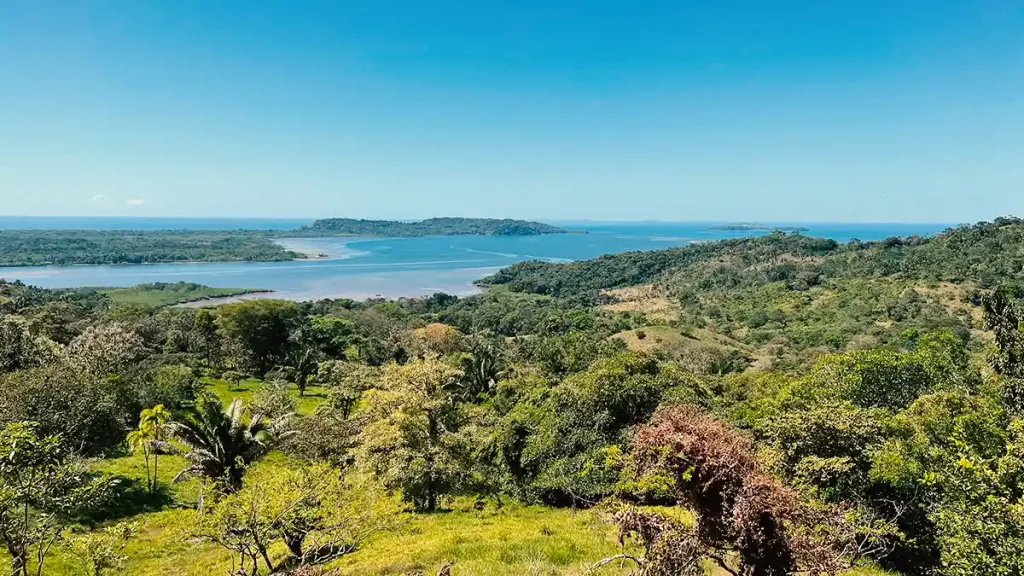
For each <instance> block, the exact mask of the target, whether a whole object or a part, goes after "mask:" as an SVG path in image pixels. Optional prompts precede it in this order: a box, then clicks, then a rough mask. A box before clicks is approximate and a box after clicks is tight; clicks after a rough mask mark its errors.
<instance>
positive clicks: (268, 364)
mask: <svg viewBox="0 0 1024 576" xmlns="http://www.w3.org/2000/svg"><path fill="white" fill-rule="evenodd" d="M298 319H299V308H298V306H296V305H295V303H294V302H289V301H287V300H246V301H243V302H236V303H234V304H227V305H224V306H221V307H220V308H218V309H217V327H218V329H219V331H220V333H221V335H222V337H223V339H224V342H225V349H226V350H228V351H229V352H228V354H227V355H228V358H229V360H230V361H231V362H233V364H234V366H235V367H236V368H240V369H242V370H244V371H246V372H248V373H251V374H256V375H263V374H266V373H267V372H268V371H269V370H271V369H272V368H274V367H275V366H277V365H279V364H283V363H285V361H286V359H287V358H288V353H289V350H290V342H291V333H292V330H293V329H294V328H295V325H296V322H297V321H298Z"/></svg>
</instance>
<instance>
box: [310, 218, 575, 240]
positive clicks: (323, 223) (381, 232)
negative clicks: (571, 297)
mask: <svg viewBox="0 0 1024 576" xmlns="http://www.w3.org/2000/svg"><path fill="white" fill-rule="evenodd" d="M569 232H570V231H569V230H566V229H564V228H559V227H558V226H552V225H550V224H542V223H540V222H530V221H528V220H509V219H496V218H428V219H427V220H421V221H419V222H398V221H393V220H356V219H352V218H328V219H324V220H317V221H315V222H313V224H311V225H309V226H303V227H302V228H300V229H299V233H300V234H303V235H331V236H334V235H343V236H385V237H391V238H406V237H414V236H537V235H540V234H567V233H569Z"/></svg>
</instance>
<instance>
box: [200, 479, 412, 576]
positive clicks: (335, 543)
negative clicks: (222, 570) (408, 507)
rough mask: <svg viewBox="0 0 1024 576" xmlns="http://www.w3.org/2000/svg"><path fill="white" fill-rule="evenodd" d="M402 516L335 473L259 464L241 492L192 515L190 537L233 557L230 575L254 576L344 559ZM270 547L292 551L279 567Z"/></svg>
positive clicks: (392, 502) (372, 488) (364, 484)
mask: <svg viewBox="0 0 1024 576" xmlns="http://www.w3.org/2000/svg"><path fill="white" fill-rule="evenodd" d="M400 513H401V506H400V504H399V502H398V501H397V499H396V498H394V497H393V496H392V495H391V494H389V493H388V492H387V491H385V490H383V489H382V488H381V487H380V486H379V484H375V483H373V482H370V481H368V480H366V479H354V478H344V477H342V476H341V473H340V471H339V470H337V469H336V468H332V467H330V466H327V465H324V464H313V465H308V466H303V467H301V468H297V469H293V468H286V467H282V466H260V467H257V468H256V469H254V470H253V471H252V472H251V473H250V475H249V477H248V479H247V481H246V485H245V487H244V488H242V489H241V490H239V491H238V492H235V493H234V494H231V495H228V496H226V497H224V498H222V499H221V500H219V501H218V502H217V503H216V504H214V505H213V506H212V507H211V508H210V509H209V510H208V511H206V512H197V513H196V515H195V516H194V518H193V521H192V528H191V532H192V534H193V535H194V536H195V537H197V538H199V539H202V540H205V541H207V542H211V543H214V544H217V545H219V546H221V547H223V548H226V549H228V550H230V551H231V552H233V553H234V554H235V555H237V559H238V560H237V564H234V566H235V569H234V570H233V573H234V574H245V575H247V576H253V575H255V574H259V573H260V571H261V568H260V564H261V563H262V564H263V566H264V567H265V568H266V570H267V572H274V571H275V570H278V569H282V568H285V567H288V568H295V567H301V566H309V565H315V564H320V563H323V562H326V561H328V560H331V559H333V558H337V557H339V556H342V555H344V554H348V553H350V552H352V551H353V550H355V549H356V547H357V546H359V544H361V543H362V542H363V541H365V540H366V538H368V537H369V536H370V535H372V534H375V533H377V532H380V531H382V530H388V529H391V528H394V527H395V526H397V524H398V522H399V520H400ZM275 542H283V543H284V544H285V545H286V547H287V549H288V551H289V557H288V559H287V560H286V561H285V562H283V563H281V564H280V565H278V563H275V562H274V561H273V560H272V557H271V553H270V547H271V545H272V544H274V543H275Z"/></svg>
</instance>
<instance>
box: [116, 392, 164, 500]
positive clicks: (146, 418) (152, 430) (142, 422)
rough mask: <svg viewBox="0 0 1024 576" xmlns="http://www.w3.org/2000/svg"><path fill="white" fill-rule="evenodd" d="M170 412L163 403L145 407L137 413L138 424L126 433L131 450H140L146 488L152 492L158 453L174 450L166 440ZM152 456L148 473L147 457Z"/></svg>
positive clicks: (155, 481)
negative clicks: (151, 467) (144, 466)
mask: <svg viewBox="0 0 1024 576" xmlns="http://www.w3.org/2000/svg"><path fill="white" fill-rule="evenodd" d="M170 420H171V413H170V412H168V411H167V409H166V408H164V405H163V404H157V405H156V406H154V407H152V408H146V409H145V410H143V411H142V413H141V414H140V415H139V425H138V427H136V428H135V430H132V431H131V432H130V433H129V434H128V444H129V445H130V446H131V447H132V449H133V450H141V451H142V454H143V457H144V458H145V463H146V489H147V490H149V493H150V494H152V493H153V492H155V491H156V486H157V482H158V478H159V476H158V474H159V471H160V469H159V464H160V453H161V452H173V451H175V450H174V448H173V446H171V445H170V444H168V443H167V442H166V439H167V438H166V437H167V423H168V422H170ZM150 456H152V457H153V471H152V474H150V470H149V458H150Z"/></svg>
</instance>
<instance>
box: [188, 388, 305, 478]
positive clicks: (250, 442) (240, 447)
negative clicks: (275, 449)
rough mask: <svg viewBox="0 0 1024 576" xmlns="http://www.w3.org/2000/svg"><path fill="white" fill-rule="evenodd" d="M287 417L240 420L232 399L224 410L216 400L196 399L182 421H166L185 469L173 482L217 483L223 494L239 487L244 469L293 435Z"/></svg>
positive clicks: (238, 408)
mask: <svg viewBox="0 0 1024 576" xmlns="http://www.w3.org/2000/svg"><path fill="white" fill-rule="evenodd" d="M290 423H291V415H285V416H282V417H279V418H277V419H273V420H269V419H265V418H264V417H263V416H261V415H259V414H254V415H253V416H252V418H250V419H249V421H248V422H246V421H245V420H244V410H243V409H242V401H241V400H238V399H235V400H234V401H233V402H232V403H231V404H230V405H229V406H228V408H227V410H225V409H224V408H223V407H222V406H221V404H220V401H219V400H217V399H216V398H210V397H204V398H200V399H199V401H198V402H197V403H196V407H195V410H193V411H192V413H191V414H189V415H188V416H186V419H185V421H184V422H170V423H169V424H168V429H169V430H170V432H171V434H172V435H173V436H174V437H175V438H177V439H178V440H179V441H181V443H183V444H184V445H185V447H186V451H185V459H186V460H188V463H189V464H188V466H187V467H185V469H184V470H182V471H181V472H179V473H178V475H177V476H175V477H174V480H173V481H174V482H179V481H182V480H186V479H188V478H201V479H203V480H213V481H216V482H220V483H221V488H222V489H223V491H225V492H227V493H231V492H235V491H237V490H238V489H239V488H241V487H242V476H243V474H244V473H245V467H246V466H247V465H249V464H250V463H252V462H254V461H256V460H257V459H259V458H261V457H262V456H263V455H265V454H266V453H267V451H268V450H269V449H270V448H271V447H272V446H274V445H275V444H276V443H278V442H280V441H282V440H285V439H287V438H288V437H290V436H292V435H293V434H294V431H292V430H291V428H290Z"/></svg>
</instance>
